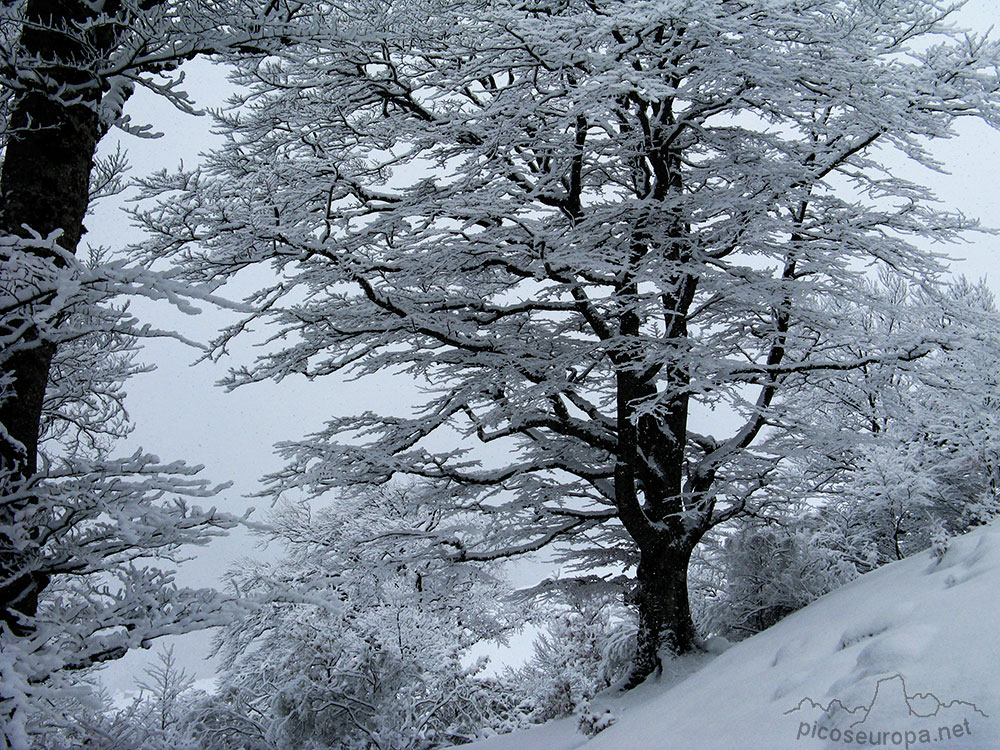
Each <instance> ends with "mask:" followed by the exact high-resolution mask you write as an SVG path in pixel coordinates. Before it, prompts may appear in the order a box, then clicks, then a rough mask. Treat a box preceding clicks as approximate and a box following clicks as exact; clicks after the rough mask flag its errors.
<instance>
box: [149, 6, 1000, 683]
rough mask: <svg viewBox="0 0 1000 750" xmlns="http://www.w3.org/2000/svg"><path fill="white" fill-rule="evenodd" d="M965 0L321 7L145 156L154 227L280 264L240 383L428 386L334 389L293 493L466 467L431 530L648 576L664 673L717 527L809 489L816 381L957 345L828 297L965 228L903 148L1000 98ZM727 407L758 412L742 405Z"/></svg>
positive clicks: (204, 275) (598, 583)
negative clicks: (387, 405)
mask: <svg viewBox="0 0 1000 750" xmlns="http://www.w3.org/2000/svg"><path fill="white" fill-rule="evenodd" d="M947 16H948V13H947V12H946V11H942V10H940V9H939V8H938V7H937V6H936V5H935V4H933V3H929V2H926V3H925V2H919V3H913V2H905V3H903V2H885V3H878V4H873V3H869V2H834V1H833V0H820V1H819V2H812V3H784V4H776V3H763V2H761V3H744V2H740V3H736V2H714V3H690V2H641V1H639V0H627V1H625V2H620V1H618V0H615V1H611V0H608V1H603V0H601V1H598V2H592V1H584V0H580V1H579V2H577V1H576V0H570V1H569V2H565V3H559V4H546V3H541V4H537V3H529V4H523V3H519V2H506V1H505V0H493V1H491V2H487V3H477V4H475V5H474V6H473V5H472V4H463V3H449V2H441V1H439V0H412V2H407V3H395V2H384V3H381V2H375V3H368V2H364V3H354V2H344V3H338V4H336V5H335V6H334V7H332V8H331V9H330V12H329V13H324V14H317V15H316V16H314V17H310V18H304V19H303V24H304V26H303V28H308V29H310V33H311V35H312V38H311V41H306V42H305V43H304V44H303V45H302V46H300V47H297V48H296V49H294V50H288V51H286V52H280V51H279V52H278V54H276V55H273V56H270V57H267V58H260V59H256V60H244V61H242V62H241V63H239V67H238V72H237V74H236V77H235V80H236V81H237V82H238V83H240V84H242V85H243V86H245V90H244V92H243V94H242V97H243V98H242V99H241V100H240V102H238V103H237V104H236V105H235V106H234V111H233V112H230V113H227V114H225V115H223V116H221V117H220V118H219V126H220V127H221V128H222V129H224V130H225V131H226V133H227V136H228V139H229V140H228V145H227V146H226V147H224V148H223V149H221V150H220V151H219V152H218V153H217V154H215V155H214V156H213V157H212V158H211V159H210V160H209V163H208V165H207V166H206V167H205V168H204V169H201V170H197V171H195V172H192V173H186V174H178V175H162V176H160V177H157V178H155V179H151V180H149V181H147V189H148V191H147V194H148V196H150V197H152V196H157V195H159V196H162V197H163V201H162V204H161V205H160V206H159V207H158V208H156V209H154V210H151V211H149V212H148V213H146V214H145V221H146V225H147V227H148V229H149V230H150V232H151V233H152V239H151V240H150V243H149V251H150V253H151V256H153V257H157V258H161V257H164V256H174V257H176V258H177V259H178V260H179V265H180V267H181V268H182V269H183V271H184V273H186V274H187V275H188V276H189V278H191V279H195V280H199V281H206V282H208V281H211V282H212V283H216V284H221V283H223V282H224V280H226V279H228V278H232V277H236V276H237V275H239V274H240V273H241V272H243V271H244V270H245V269H248V268H253V267H255V266H260V265H270V266H271V267H272V268H273V269H274V271H275V277H274V279H273V280H272V281H271V283H269V284H268V285H267V286H264V287H262V288H261V289H259V290H258V291H257V292H256V293H254V294H253V295H251V296H250V297H249V298H248V302H249V303H251V304H254V305H256V306H257V309H258V312H257V313H256V314H254V315H252V316H251V317H250V319H247V320H243V321H241V322H240V323H239V324H237V325H235V326H233V327H232V328H231V329H229V330H228V331H226V332H225V333H224V334H223V335H222V337H221V338H220V340H219V341H218V350H217V351H218V352H219V354H220V355H221V353H223V352H224V351H225V350H226V346H227V344H228V342H229V341H230V340H231V339H232V337H234V336H237V335H240V334H241V333H242V332H243V331H245V330H246V329H247V328H252V327H254V326H255V325H257V324H258V323H260V322H262V321H266V325H267V326H268V327H269V331H270V334H269V338H268V341H269V343H270V349H269V351H268V353H267V354H265V355H264V356H262V357H261V358H260V359H259V360H258V361H257V362H255V363H253V364H252V365H250V366H247V367H245V368H240V369H237V370H236V371H234V372H233V373H232V375H231V377H230V379H229V384H230V385H232V386H239V385H242V384H246V383H252V382H255V381H259V380H265V379H269V378H273V379H278V380H280V379H282V378H284V377H290V376H292V375H299V374H301V375H304V376H306V377H309V378H322V377H326V376H330V375H336V374H343V373H346V374H349V375H351V376H355V377H361V378H367V377H375V376H380V375H384V374H386V373H392V374H394V375H396V376H400V377H402V378H404V381H405V380H406V379H409V380H411V381H413V382H414V383H416V384H417V385H418V386H419V387H420V388H422V389H423V390H421V391H420V392H419V393H418V394H417V396H416V398H417V402H416V404H415V408H414V410H413V411H412V412H407V413H402V414H399V413H397V414H383V413H374V412H366V413H362V414H355V415H349V416H335V417H333V418H331V419H330V421H329V422H328V423H327V425H326V427H325V428H324V429H323V430H321V431H320V432H318V433H316V434H314V435H310V436H308V437H306V438H304V439H302V440H299V441H296V442H289V443H286V444H282V445H281V446H279V449H280V450H281V452H282V453H283V455H284V456H285V457H286V458H287V460H288V465H287V468H286V469H285V470H283V471H281V472H279V473H277V474H275V475H274V476H272V477H270V478H269V481H270V486H271V489H272V490H273V492H274V493H275V494H276V495H277V494H281V493H286V492H299V491H301V492H304V493H306V494H307V495H312V496H320V495H323V494H324V493H326V492H329V491H334V490H341V491H342V490H345V489H346V490H351V489H358V488H364V487H365V486H370V485H372V484H383V483H386V482H389V481H391V480H393V479H395V478H399V477H408V478H411V479H417V480H420V481H426V482H429V483H431V484H434V485H436V486H437V487H438V489H439V492H440V497H441V504H442V507H441V514H442V515H441V518H444V519H448V522H447V523H445V522H443V521H441V520H440V519H438V520H437V521H436V522H435V523H434V524H433V530H429V529H414V530H413V533H415V534H422V535H426V537H427V538H431V537H432V538H435V539H437V540H438V543H439V547H440V550H441V551H442V553H443V554H448V555H450V556H451V557H452V558H453V559H455V560H456V561H459V562H463V561H464V562H474V561H477V560H492V559H498V558H504V557H511V556H516V555H520V554H529V553H534V552H545V553H551V554H552V555H553V556H554V557H555V559H557V560H559V561H561V562H562V563H563V565H564V567H563V569H562V570H563V572H564V574H567V575H564V577H563V578H561V579H560V580H558V581H550V582H547V583H546V584H545V585H544V586H542V587H541V589H540V590H545V589H546V588H550V587H552V586H580V585H586V586H595V587H606V586H608V585H624V586H626V587H632V588H633V589H634V590H633V595H632V600H633V601H634V602H636V604H637V605H638V608H639V613H640V621H641V623H642V628H641V633H642V635H641V637H640V649H639V653H638V655H637V662H636V672H635V675H634V680H633V681H637V680H639V679H641V678H642V677H643V676H645V675H646V674H648V673H649V672H650V671H651V670H655V668H656V664H657V660H658V656H657V653H658V651H659V650H660V647H661V646H667V647H668V649H669V650H670V651H672V652H673V653H683V652H684V651H686V650H690V649H691V648H693V647H694V643H695V641H694V628H693V625H692V623H691V617H690V612H689V606H688V602H687V591H686V566H687V563H688V560H689V558H690V555H691V552H692V550H693V549H694V547H695V546H696V545H697V544H698V542H699V540H700V539H701V538H702V537H703V535H704V534H705V533H706V532H707V531H708V530H709V529H711V528H713V527H714V526H716V525H718V524H720V523H723V522H724V521H726V520H727V519H730V518H733V517H734V516H736V515H738V514H741V513H745V512H748V511H752V512H765V511H766V509H767V507H768V506H769V505H770V504H773V503H777V502H784V501H787V500H788V499H790V496H789V494H788V491H786V490H782V489H779V488H778V486H777V484H776V482H775V480H776V478H777V477H778V476H780V473H781V465H782V462H783V461H785V459H786V454H785V453H784V451H785V448H786V447H787V446H783V447H780V449H779V448H778V447H776V443H775V442H774V440H773V438H774V437H775V436H776V435H780V434H781V431H782V428H783V421H782V420H783V416H784V403H785V396H786V395H787V394H789V393H791V392H794V390H795V389H796V388H799V387H803V386H804V385H806V384H808V383H811V382H816V381H817V380H822V379H823V378H824V377H827V376H828V375H829V373H831V372H843V371H849V370H852V369H855V368H861V367H864V366H865V364H866V363H870V362H874V361H884V362H899V361H907V360H913V359H915V358H919V357H921V356H924V355H925V354H926V353H927V352H929V351H931V350H932V349H933V347H934V345H935V342H934V341H933V340H932V338H928V337H927V336H924V335H921V334H919V333H914V332H912V331H911V332H908V333H905V334H903V333H898V334H897V333H894V334H892V335H885V336H882V335H879V336H875V335H873V333H872V332H871V331H865V330H863V328H862V327H860V326H859V325H857V324H856V322H855V321H852V320H851V319H850V318H849V317H847V316H842V315H838V313H837V310H836V307H835V306H832V305H831V304H829V302H830V300H835V299H847V298H849V299H853V300H855V301H856V302H857V303H858V304H859V305H861V306H863V307H878V306H880V305H883V304H884V302H883V301H881V300H879V299H877V298H876V297H875V296H874V295H872V294H870V293H869V291H867V290H866V288H865V286H864V285H863V284H862V283H861V274H860V273H859V270H860V269H864V268H871V267H884V268H886V269H888V272H890V273H893V274H897V275H900V276H905V277H908V278H912V279H915V280H916V283H918V284H925V283H926V284H929V283H930V280H932V279H933V277H934V275H935V273H937V271H938V270H939V268H940V266H939V264H938V259H937V258H936V256H933V255H932V254H930V253H927V252H924V251H923V250H920V249H918V248H917V247H916V246H915V245H914V244H911V241H913V240H917V241H922V240H923V239H924V238H928V237H929V238H933V239H945V240H947V239H950V238H953V237H955V236H956V235H957V234H958V233H959V232H961V231H962V230H963V229H965V228H966V223H965V222H964V221H963V219H962V218H961V217H960V216H953V215H948V214H945V213H942V212H939V211H936V210H935V209H933V208H931V207H930V202H929V198H930V197H931V194H930V192H929V191H927V190H925V189H924V188H923V187H921V186H919V185H914V184H911V183H908V182H906V181H905V180H902V179H897V178H894V177H892V176H889V175H887V174H885V172H884V171H882V167H881V164H880V163H879V161H878V159H879V155H880V152H879V151H878V149H879V148H883V147H884V148H885V149H889V150H896V151H897V152H899V153H901V154H902V155H903V156H904V157H908V158H911V159H914V160H917V161H919V162H923V163H930V162H929V160H928V157H927V154H926V151H925V150H924V146H925V144H926V142H927V141H928V140H929V139H932V138H939V137H948V136H950V135H951V134H952V130H951V128H952V125H953V123H954V121H955V119H956V118H957V117H960V116H977V117H984V118H985V119H987V120H988V121H990V122H996V121H997V80H996V76H995V63H996V60H997V50H996V46H995V45H993V44H991V43H988V42H985V41H984V40H982V39H977V38H975V37H966V36H963V35H962V34H960V33H958V32H955V31H954V30H952V29H950V28H949V27H948V25H947ZM927 39H934V40H938V41H941V42H942V44H941V45H939V46H933V47H928V46H927V45H926V44H925V40H927ZM258 318H259V319H260V320H257V319H258ZM859 342H864V345H863V346H862V347H860V349H861V350H862V351H864V352H865V355H864V356H863V357H861V358H858V357H855V356H853V355H852V354H851V352H853V351H855V350H857V349H858V348H859V347H858V346H857V345H858V344H859ZM712 409H716V410H717V411H718V412H719V413H726V414H729V415H731V416H733V417H735V418H734V419H732V420H730V421H732V422H735V423H736V427H735V428H734V429H733V430H732V431H731V432H729V433H728V434H723V435H721V436H715V435H712V434H711V432H713V431H714V432H716V433H718V432H720V430H719V429H718V428H717V427H713V426H712V421H713V420H712V419H711V410H712ZM706 415H709V417H708V418H706ZM843 439H848V438H846V437H845V438H843ZM469 513H476V514H479V513H482V514H486V516H487V517H488V518H490V519H491V520H492V523H491V524H490V529H491V531H490V533H480V532H478V531H472V530H470V529H469V528H466V527H465V526H463V523H462V518H463V514H469Z"/></svg>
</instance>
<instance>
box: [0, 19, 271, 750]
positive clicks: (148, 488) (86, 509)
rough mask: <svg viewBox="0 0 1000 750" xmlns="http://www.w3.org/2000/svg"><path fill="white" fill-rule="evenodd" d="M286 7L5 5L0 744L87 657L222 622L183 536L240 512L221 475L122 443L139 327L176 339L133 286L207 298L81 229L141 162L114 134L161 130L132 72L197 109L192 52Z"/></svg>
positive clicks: (36, 720)
mask: <svg viewBox="0 0 1000 750" xmlns="http://www.w3.org/2000/svg"><path fill="white" fill-rule="evenodd" d="M288 13H289V10H288V8H287V7H284V6H283V5H282V4H281V3H280V2H277V3H273V4H271V5H270V6H268V8H266V9H265V8H255V7H254V6H253V4H250V3H245V2H243V0H163V1H157V2H145V0H141V1H133V0H111V1H110V2H99V3H91V2H87V1H86V0H65V2H57V3H52V2H50V1H49V0H22V1H21V2H12V3H5V4H4V5H3V7H2V8H0V55H2V57H3V60H4V64H3V65H2V66H0V154H2V164H0V267H2V275H0V745H2V746H14V747H17V748H23V747H27V746H29V745H30V744H31V743H32V742H33V740H32V738H31V736H32V735H33V734H34V733H35V732H39V731H42V730H44V729H46V728H48V727H50V726H51V725H53V724H58V723H60V722H61V721H63V719H64V718H65V714H66V710H64V709H63V707H64V706H67V705H70V704H69V703H67V701H66V700H63V698H67V696H69V697H73V696H75V695H76V693H77V692H79V691H76V690H74V689H73V683H74V682H79V680H78V679H76V678H74V676H73V674H72V673H74V672H77V671H78V670H83V669H85V668H87V667H89V666H91V665H93V664H96V663H99V662H101V661H105V660H107V659H112V658H116V657H118V656H121V655H122V654H124V653H125V651H126V650H128V649H129V648H132V647H136V646H145V645H147V644H148V643H149V641H150V639H152V638H154V637H156V636H159V635H164V634H170V633H178V632H185V631H189V630H192V629H196V628H200V627H206V626H209V625H212V624H218V623H219V622H220V621H221V620H222V619H224V618H225V614H224V608H223V607H222V603H223V598H222V597H220V596H219V595H218V594H216V593H214V592H211V591H201V590H197V591H196V590H189V589H184V588H179V587H177V586H176V585H175V583H174V578H173V574H172V573H171V571H172V570H173V565H172V562H173V561H175V560H176V557H177V555H178V552H179V550H180V549H181V548H182V547H183V546H185V545H190V544H204V543H206V542H208V541H210V540H211V539H212V538H213V537H214V536H217V535H218V534H220V533H222V532H224V531H225V530H226V529H227V528H229V527H231V526H233V525H234V524H235V523H236V522H237V519H235V518H231V517H229V516H225V515H221V514H218V513H216V512H215V511H214V510H212V509H202V508H201V507H199V506H198V505H197V504H195V503H197V502H199V501H201V500H203V499H204V498H209V497H211V496H213V495H214V494H215V493H216V492H217V491H218V489H219V488H218V487H213V486H211V485H210V484H209V483H208V482H207V481H205V480H203V479H200V478H198V477H196V476H195V475H196V474H197V471H198V469H197V467H192V466H188V465H185V464H184V463H182V462H164V461H161V460H160V459H159V458H157V457H155V456H152V455H146V454H144V453H142V452H141V451H140V452H137V453H135V454H134V455H131V456H116V455H115V454H114V452H113V445H114V441H115V440H116V439H118V438H120V437H122V436H123V435H125V434H126V433H127V432H128V431H129V429H130V425H129V420H128V416H127V414H126V413H125V411H124V409H123V408H122V398H123V394H124V390H123V383H124V381H125V379H126V378H127V377H129V376H130V375H132V374H134V373H135V372H137V371H141V370H142V369H143V368H142V367H141V366H140V365H137V364H136V361H135V359H134V355H135V350H136V347H137V343H136V342H137V340H139V339H141V338H142V337H144V336H154V335H161V332H159V331H156V330H155V329H154V328H152V327H150V326H147V325H144V324H142V323H140V322H139V321H137V320H135V318H134V317H133V316H132V315H131V314H130V313H129V312H128V309H127V304H126V302H125V301H124V298H125V297H127V296H131V295H136V294H138V295H141V296H145V297H148V298H153V299H159V300H165V301H167V302H169V303H172V304H174V305H176V306H179V307H181V308H182V309H184V310H187V311H190V310H192V309H193V307H192V300H198V299H206V298H207V297H206V295H205V294H203V293H202V292H201V291H199V290H197V289H195V288H193V287H191V286H190V285H189V284H183V283H179V282H178V281H177V279H176V278H175V277H174V276H173V275H171V274H170V273H154V272H153V271H151V270H150V268H149V266H148V265H147V264H144V263H142V262H141V261H140V260H137V259H135V258H131V259H128V260H122V259H120V258H114V257H111V256H109V255H106V254H102V253H95V254H94V256H93V257H91V258H88V257H87V252H86V250H87V248H86V247H85V245H84V243H81V237H82V236H83V235H84V233H85V232H86V229H85V227H84V224H83V221H84V218H85V216H86V215H87V213H88V211H89V209H90V208H91V205H92V202H93V201H94V200H96V199H98V198H100V197H102V196H108V195H112V194H114V193H116V192H117V191H119V190H120V189H121V188H122V186H123V181H122V172H123V169H124V168H125V167H126V160H125V158H124V156H123V155H122V154H121V153H120V152H119V153H118V154H112V155H111V156H109V157H105V158H99V157H97V155H96V154H97V145H98V143H99V142H100V140H101V138H102V137H103V136H104V135H105V134H106V133H107V132H108V130H109V129H110V128H111V127H119V128H123V129H125V130H127V131H129V132H133V133H136V134H140V135H141V134H145V135H151V133H150V132H149V131H148V130H146V129H144V128H143V127H141V126H137V125H135V124H133V123H132V122H131V121H130V120H129V117H128V115H127V114H126V113H125V110H124V107H125V104H126V102H127V100H128V98H129V96H130V95H131V93H132V92H133V90H134V89H135V87H136V86H143V87H146V88H148V89H150V90H152V91H154V92H155V93H157V94H159V95H161V96H162V97H165V98H166V99H167V100H168V101H169V102H171V103H172V104H173V105H174V106H176V107H178V108H180V109H182V110H186V111H192V110H193V104H192V102H191V100H190V99H189V98H188V96H187V94H186V93H184V91H183V89H182V86H181V81H182V78H183V77H182V75H181V74H180V72H179V71H178V66H179V65H180V64H181V63H182V62H183V61H184V60H187V59H190V58H192V57H193V56H195V55H199V54H211V53H215V52H220V51H222V50H224V49H225V50H235V49H237V48H239V49H246V48H248V46H252V47H253V48H254V50H255V52H259V51H260V50H261V49H262V48H264V47H266V46H267V44H269V43H270V44H273V43H274V42H275V41H276V40H278V39H279V38H280V37H281V36H282V31H281V25H282V19H285V18H287V17H288ZM264 21H266V22H267V23H266V24H265V23H262V22H264ZM81 685H82V683H81ZM80 689H81V690H82V689H83V687H81V688H80ZM67 700H68V698H67ZM38 742H39V743H40V744H41V746H45V740H44V738H43V739H40V740H38Z"/></svg>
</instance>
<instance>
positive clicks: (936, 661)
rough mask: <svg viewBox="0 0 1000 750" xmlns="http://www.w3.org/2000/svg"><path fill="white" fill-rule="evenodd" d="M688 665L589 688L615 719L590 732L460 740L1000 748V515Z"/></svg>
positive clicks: (544, 749) (528, 745) (490, 748)
mask: <svg viewBox="0 0 1000 750" xmlns="http://www.w3.org/2000/svg"><path fill="white" fill-rule="evenodd" d="M682 661H683V660H682ZM699 662H702V663H699ZM699 667H700V668H699ZM685 668H690V669H696V670H697V671H695V672H694V673H693V674H691V675H690V676H688V677H687V678H686V679H685V678H683V677H675V678H671V677H670V676H667V675H665V676H664V677H663V678H661V679H660V680H659V681H658V682H650V683H647V684H646V685H644V686H642V687H640V688H639V689H638V691H633V692H632V693H629V694H626V695H624V696H621V695H614V696H609V697H605V698H602V699H599V700H598V701H595V706H599V707H600V709H603V708H605V707H608V708H610V710H611V711H612V713H613V714H614V715H615V717H616V723H615V724H614V725H613V726H611V727H610V728H608V729H606V730H604V731H603V732H601V733H600V734H598V735H596V736H595V737H594V738H593V739H591V740H589V741H587V740H586V738H585V737H583V736H582V735H580V734H578V733H577V732H576V729H575V722H574V721H573V720H572V719H569V720H562V721H560V722H554V723H552V724H549V725H545V726H542V727H536V728H533V729H530V730H528V731H525V732H518V733H515V734H511V735H506V736H503V737H495V738H492V739H490V740H487V741H484V742H477V743H474V744H472V745H465V746H463V748H464V750H535V749H536V748H537V750H575V748H584V749H585V750H632V749H633V748H634V749H635V750H647V749H649V750H658V749H663V750H667V749H671V750H672V749H675V748H677V749H681V748H684V749H686V748H691V749H692V750H708V749H709V748H725V749H726V750H731V749H736V748H739V749H747V750H749V749H753V748H766V749H767V750H774V749H777V748H795V750H809V749H811V748H845V749H846V748H861V747H873V746H874V747H883V748H906V750H911V749H912V748H918V749H920V750H923V749H924V748H934V749H935V750H946V749H949V748H1000V523H995V524H993V525H991V526H988V527H984V528H982V529H978V530H976V531H974V532H972V533H970V534H967V535H965V536H963V537H959V538H956V539H953V540H952V541H951V543H950V545H949V548H948V551H947V552H946V553H945V555H944V557H943V558H941V559H940V560H936V559H935V558H934V557H933V556H932V555H931V554H930V553H929V552H926V553H923V554H921V555H917V556H915V557H912V558H909V559H907V560H902V561H900V562H897V563H894V564H892V565H887V566H885V567H884V568H881V569H879V570H876V571H874V572H872V573H869V574H867V575H865V576H862V577H861V578H859V579H858V580H856V581H854V582H852V583H851V584H849V585H847V586H845V587H843V588H841V589H839V590H837V591H834V592H832V593H830V594H828V595H827V596H824V597H823V598H821V599H819V600H817V601H816V602H813V603H812V604H811V605H810V606H808V607H806V608H805V609H802V610H800V611H799V612H796V613H795V614H793V615H790V616H789V617H787V618H786V619H784V620H782V621H781V622H779V623H778V624H777V625H775V626H774V627H772V628H770V629H769V630H767V631H765V632H763V633H760V634H758V635H756V636H754V637H753V638H749V639H747V640H745V641H743V642H741V643H740V644H738V645H736V646H734V647H732V648H730V649H729V650H727V651H725V652H724V653H722V654H721V655H719V656H717V657H709V656H700V657H693V659H692V660H691V661H689V663H688V664H687V667H685V665H683V664H676V663H675V666H674V669H680V670H684V669H685Z"/></svg>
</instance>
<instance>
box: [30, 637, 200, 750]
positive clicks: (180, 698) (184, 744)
mask: <svg viewBox="0 0 1000 750" xmlns="http://www.w3.org/2000/svg"><path fill="white" fill-rule="evenodd" d="M135 691H136V692H134V693H133V694H132V695H131V696H130V697H129V698H128V702H127V703H126V704H125V705H124V706H120V705H119V706H116V705H114V701H113V700H112V698H111V697H110V696H109V695H108V694H107V691H101V692H96V691H95V692H94V693H91V694H88V695H83V696H81V697H79V698H78V699H76V700H74V699H73V698H69V699H67V698H65V697H64V698H62V700H63V701H67V703H68V705H66V706H64V707H63V713H67V714H70V715H72V716H73V722H72V724H68V725H62V726H59V727H55V728H53V729H52V730H51V731H49V732H47V733H46V734H45V735H44V738H43V739H44V747H45V748H46V750H70V748H79V747H87V748H93V749H94V750H168V748H169V749H170V750H200V744H199V743H198V742H197V741H196V740H195V739H194V737H193V735H192V734H191V732H190V716H191V713H192V711H193V710H194V709H195V706H197V705H198V704H200V703H201V702H202V701H204V700H205V699H206V698H207V695H206V694H205V693H204V692H202V691H200V690H198V689H196V688H195V687H194V678H193V677H191V675H189V674H188V673H187V672H186V671H184V670H183V669H181V668H180V667H178V666H177V663H176V660H175V659H174V655H173V649H166V650H163V651H161V652H160V653H159V654H157V661H156V662H155V663H153V664H152V665H150V666H149V667H148V668H147V669H146V670H145V677H144V678H143V679H141V680H140V681H139V683H138V684H137V685H136V686H135Z"/></svg>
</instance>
